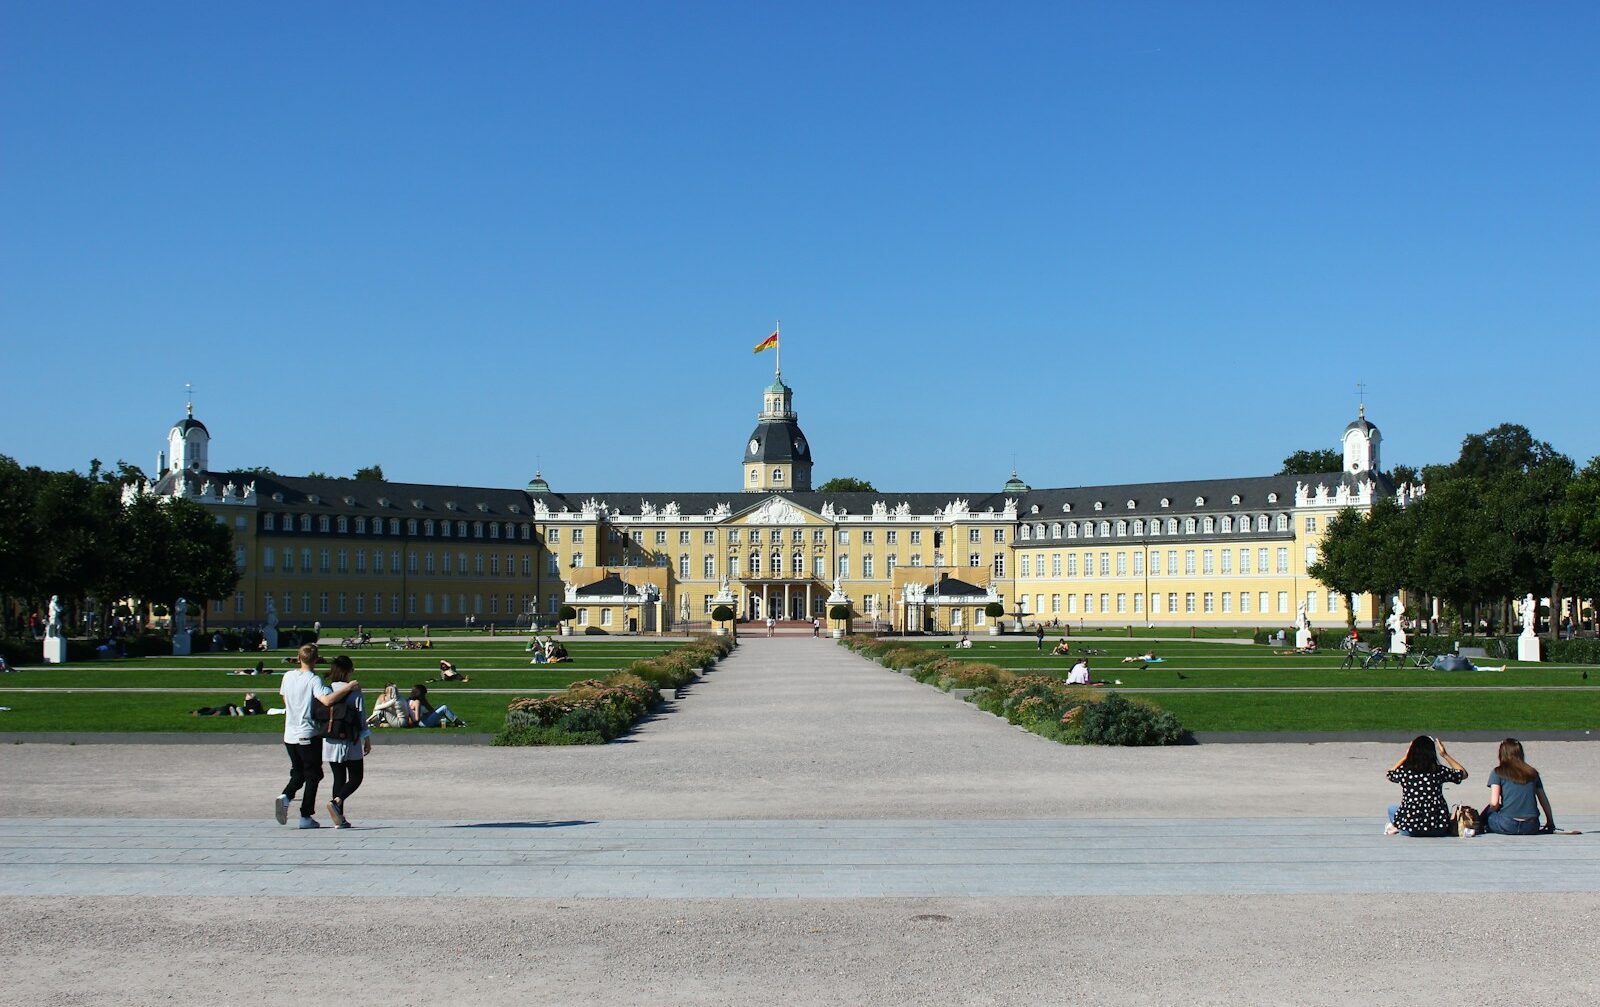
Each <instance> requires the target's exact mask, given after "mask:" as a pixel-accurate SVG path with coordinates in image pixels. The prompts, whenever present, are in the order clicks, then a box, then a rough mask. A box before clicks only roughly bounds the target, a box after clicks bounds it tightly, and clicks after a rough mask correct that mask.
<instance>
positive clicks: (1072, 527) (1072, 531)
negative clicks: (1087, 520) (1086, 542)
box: [1067, 521, 1078, 538]
mask: <svg viewBox="0 0 1600 1007" xmlns="http://www.w3.org/2000/svg"><path fill="white" fill-rule="evenodd" d="M1077 537H1078V522H1076V521H1068V522H1067V538H1077Z"/></svg>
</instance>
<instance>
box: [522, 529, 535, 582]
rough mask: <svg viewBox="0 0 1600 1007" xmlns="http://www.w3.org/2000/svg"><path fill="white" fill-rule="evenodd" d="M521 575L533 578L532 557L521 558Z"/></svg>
mask: <svg viewBox="0 0 1600 1007" xmlns="http://www.w3.org/2000/svg"><path fill="white" fill-rule="evenodd" d="M524 527H526V526H524ZM522 575H523V576H524V577H532V576H533V557H532V556H524V557H522Z"/></svg>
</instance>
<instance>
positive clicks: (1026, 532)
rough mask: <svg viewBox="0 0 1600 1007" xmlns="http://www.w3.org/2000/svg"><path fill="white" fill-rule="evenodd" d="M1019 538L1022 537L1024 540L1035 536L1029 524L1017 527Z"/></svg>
mask: <svg viewBox="0 0 1600 1007" xmlns="http://www.w3.org/2000/svg"><path fill="white" fill-rule="evenodd" d="M1017 538H1020V539H1022V540H1023V541H1027V540H1028V539H1030V538H1033V531H1032V529H1031V528H1030V527H1029V526H1028V525H1023V526H1022V527H1021V528H1018V529H1017Z"/></svg>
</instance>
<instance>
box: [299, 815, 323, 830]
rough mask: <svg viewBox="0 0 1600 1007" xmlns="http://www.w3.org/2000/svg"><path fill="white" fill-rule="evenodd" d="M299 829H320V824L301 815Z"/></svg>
mask: <svg viewBox="0 0 1600 1007" xmlns="http://www.w3.org/2000/svg"><path fill="white" fill-rule="evenodd" d="M300 827H301V828H302V829H320V828H322V823H321V822H319V821H317V820H316V819H315V818H307V817H306V816H304V815H301V816H300Z"/></svg>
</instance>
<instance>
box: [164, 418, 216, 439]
mask: <svg viewBox="0 0 1600 1007" xmlns="http://www.w3.org/2000/svg"><path fill="white" fill-rule="evenodd" d="M172 429H174V430H176V431H178V432H179V433H180V434H184V435H185V436H187V435H188V433H189V431H191V430H198V431H200V432H201V433H203V434H205V435H206V436H207V437H210V436H211V431H209V430H207V429H206V425H205V424H204V423H201V422H200V421H199V420H197V419H195V418H194V417H193V416H185V417H184V418H183V419H181V420H179V421H178V422H176V423H174V424H173V425H172Z"/></svg>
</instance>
